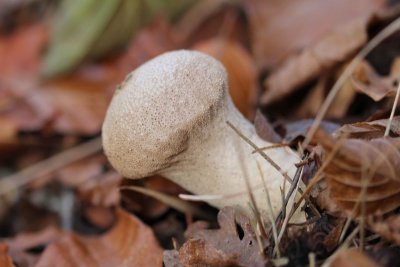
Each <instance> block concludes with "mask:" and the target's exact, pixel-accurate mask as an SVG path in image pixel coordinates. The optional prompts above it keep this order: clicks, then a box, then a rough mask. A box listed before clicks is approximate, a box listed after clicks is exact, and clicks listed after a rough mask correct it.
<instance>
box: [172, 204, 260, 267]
mask: <svg viewBox="0 0 400 267" xmlns="http://www.w3.org/2000/svg"><path fill="white" fill-rule="evenodd" d="M218 224H219V225H220V229H217V230H208V229H196V230H193V231H190V232H189V233H188V236H187V238H188V240H187V241H186V242H185V243H184V244H183V246H182V247H181V248H180V249H179V262H175V264H177V265H175V266H179V264H182V265H183V266H254V267H257V266H259V267H262V266H265V264H266V263H267V261H268V260H267V259H266V258H265V257H264V255H262V254H261V253H260V251H259V246H258V243H257V239H256V236H255V234H254V232H253V230H252V227H251V224H250V221H249V219H248V218H247V217H245V216H244V215H242V214H235V211H234V209H233V208H230V207H226V208H223V209H222V210H221V211H220V212H219V213H218ZM171 253H172V254H171ZM171 253H168V259H169V260H171V258H174V257H173V253H174V252H171ZM175 254H176V253H175ZM175 259H176V255H175ZM169 262H170V263H171V261H169ZM170 266H173V265H170Z"/></svg>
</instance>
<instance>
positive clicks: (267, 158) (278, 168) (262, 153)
mask: <svg viewBox="0 0 400 267" xmlns="http://www.w3.org/2000/svg"><path fill="white" fill-rule="evenodd" d="M226 123H227V124H228V125H229V127H231V128H232V130H234V131H235V133H237V134H238V135H239V136H240V137H241V138H242V139H243V140H244V141H246V143H248V144H249V145H250V146H251V147H252V148H253V149H254V150H255V151H257V152H258V153H259V154H260V155H261V156H262V157H263V158H264V159H265V160H266V161H268V163H269V164H271V165H272V167H274V168H275V169H276V170H277V171H278V172H280V173H281V174H282V175H283V177H285V179H286V180H287V181H289V182H290V183H292V182H293V180H292V178H290V177H289V175H288V174H287V173H286V172H285V171H283V170H282V168H281V167H279V165H278V164H276V163H275V161H273V160H272V159H271V158H270V157H269V156H268V155H267V154H265V153H264V151H262V150H260V148H259V147H258V146H257V145H256V144H254V143H253V142H252V141H251V140H250V139H249V138H248V137H247V136H245V135H244V134H243V133H242V132H241V131H239V129H238V128H236V127H235V126H234V125H233V124H232V123H230V122H229V121H227V122H226Z"/></svg>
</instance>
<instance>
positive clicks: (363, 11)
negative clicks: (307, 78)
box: [244, 0, 385, 68]
mask: <svg viewBox="0 0 400 267" xmlns="http://www.w3.org/2000/svg"><path fill="white" fill-rule="evenodd" d="M384 4H385V1H383V0H354V1H350V2H349V1H347V0H325V1H318V0H300V1H291V0H250V1H244V5H245V12H246V14H247V17H248V19H249V21H250V30H251V35H252V49H253V54H254V56H255V58H256V59H257V61H258V65H259V66H260V65H261V66H267V67H273V66H275V65H276V64H278V63H280V62H282V61H283V60H284V59H286V58H287V57H288V56H289V55H290V54H292V53H293V52H297V51H300V50H303V49H308V48H310V47H312V46H313V45H315V44H316V43H317V42H319V41H320V40H321V38H324V37H325V36H326V34H327V33H330V32H332V31H333V30H334V29H335V28H343V27H344V26H345V25H347V24H348V23H349V22H350V21H352V20H354V19H363V18H367V17H369V16H370V15H371V14H372V13H373V12H375V11H378V10H379V9H380V8H382V7H383V6H384ZM354 39H356V38H354ZM303 68H306V67H305V66H303Z"/></svg>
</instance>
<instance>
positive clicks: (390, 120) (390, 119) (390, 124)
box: [385, 82, 400, 136]
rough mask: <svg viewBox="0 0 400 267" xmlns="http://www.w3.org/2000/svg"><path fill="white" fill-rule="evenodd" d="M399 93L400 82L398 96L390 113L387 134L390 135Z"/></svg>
mask: <svg viewBox="0 0 400 267" xmlns="http://www.w3.org/2000/svg"><path fill="white" fill-rule="evenodd" d="M399 95H400V82H399V84H398V86H397V92H396V97H395V99H394V103H393V107H392V112H391V113H390V118H389V121H388V124H387V125H386V130H385V136H388V135H389V133H390V127H391V126H392V122H393V117H394V113H395V111H396V107H397V103H398V102H399Z"/></svg>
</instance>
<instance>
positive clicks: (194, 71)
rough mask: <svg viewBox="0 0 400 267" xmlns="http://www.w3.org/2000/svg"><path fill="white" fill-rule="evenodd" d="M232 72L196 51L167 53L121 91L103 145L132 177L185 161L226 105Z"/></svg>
mask: <svg viewBox="0 0 400 267" xmlns="http://www.w3.org/2000/svg"><path fill="white" fill-rule="evenodd" d="M226 94H227V74H226V71H225V69H224V67H223V66H222V64H221V63H220V62H218V61H217V60H215V59H214V58H212V57H210V56H208V55H206V54H203V53H200V52H194V51H188V50H178V51H173V52H167V53H164V54H162V55H160V56H158V57H156V58H154V59H152V60H150V61H148V62H147V63H145V64H143V65H142V66H140V67H139V68H137V69H136V70H135V71H133V72H132V73H130V74H129V75H128V76H127V77H126V79H125V81H124V82H123V83H122V84H121V86H119V88H118V89H117V90H116V92H115V94H114V96H113V99H112V101H111V103H110V105H109V107H108V110H107V114H106V117H105V120H104V123H103V129H102V138H103V148H104V151H105V154H106V155H107V157H108V159H109V161H110V162H111V164H112V165H113V167H114V168H115V169H116V170H117V171H119V172H120V173H121V174H122V175H123V176H125V177H127V178H132V179H138V178H143V177H146V176H149V175H153V174H156V173H159V172H160V171H161V170H164V169H167V168H168V167H170V166H171V165H172V164H174V163H176V162H178V161H180V160H183V157H182V156H181V155H182V154H183V153H184V151H186V150H187V149H188V147H189V146H190V143H192V142H190V139H191V138H193V136H196V135H197V134H198V132H199V131H200V132H201V131H204V130H205V131H207V129H206V128H207V125H208V124H209V122H210V121H211V120H213V119H214V117H215V116H216V114H218V113H219V112H221V111H219V110H220V109H221V108H223V105H224V98H225V96H226Z"/></svg>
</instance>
